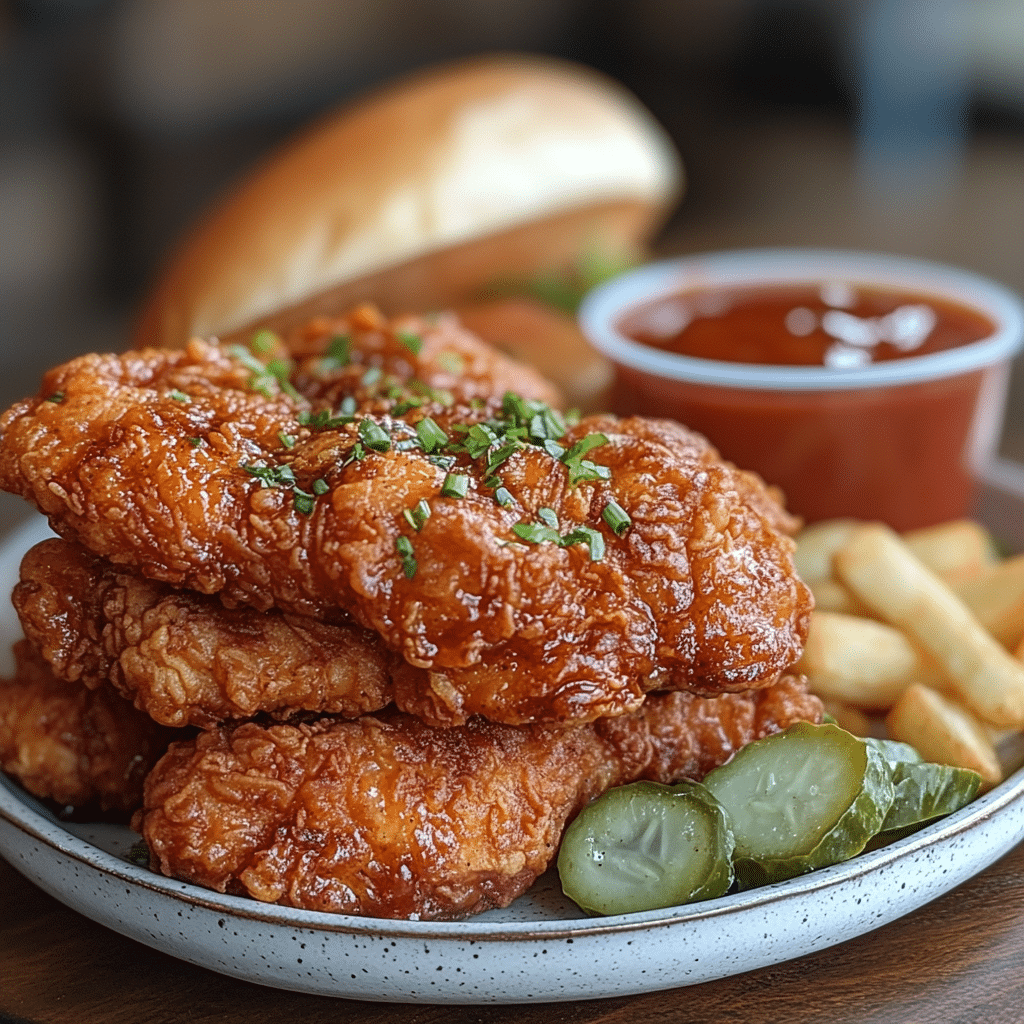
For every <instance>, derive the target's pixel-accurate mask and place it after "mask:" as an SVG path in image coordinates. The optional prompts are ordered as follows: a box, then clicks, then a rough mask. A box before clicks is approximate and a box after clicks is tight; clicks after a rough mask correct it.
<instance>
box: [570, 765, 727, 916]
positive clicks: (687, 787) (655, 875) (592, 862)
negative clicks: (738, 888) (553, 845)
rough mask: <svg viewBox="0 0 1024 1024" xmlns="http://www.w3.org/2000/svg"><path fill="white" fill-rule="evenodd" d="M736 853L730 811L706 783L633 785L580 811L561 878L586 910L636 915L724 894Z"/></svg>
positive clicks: (572, 895) (612, 791)
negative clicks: (726, 810)
mask: <svg viewBox="0 0 1024 1024" xmlns="http://www.w3.org/2000/svg"><path fill="white" fill-rule="evenodd" d="M732 852H733V835H732V830H731V829H730V827H729V823H728V820H727V818H726V816H725V813H724V811H723V810H722V808H721V806H720V805H719V803H718V801H717V800H715V799H714V797H712V796H711V794H710V793H708V792H707V790H705V789H704V788H703V787H702V786H701V785H699V784H698V783H695V782H681V783H678V784H677V785H674V786H663V785H660V784H659V783H655V782H633V783H630V784H629V785H627V786H620V787H618V788H616V789H610V790H608V791H607V792H606V793H603V794H602V795H601V796H600V797H598V798H597V799H596V800H595V801H594V802H593V803H591V804H589V805H588V806H587V807H585V808H584V809H583V811H581V812H580V814H579V816H578V817H577V818H576V820H575V821H573V823H572V824H571V825H570V826H569V828H568V830H567V831H566V833H565V838H564V839H563V840H562V847H561V850H560V851H559V854H558V873H559V876H560V878H561V881H562V889H563V891H564V892H565V894H566V895H567V896H568V897H569V898H570V899H571V900H573V901H574V902H575V903H577V904H578V905H579V906H580V907H582V908H583V909H584V910H587V911H589V912H591V913H594V914H631V913H637V912H639V911H643V910H656V909H658V908H660V907H672V906H677V905H678V904H681V903H691V902H694V901H696V900H705V899H714V898H715V897H716V896H722V895H724V894H725V893H726V892H728V890H729V888H730V886H731V885H732V879H733V872H732Z"/></svg>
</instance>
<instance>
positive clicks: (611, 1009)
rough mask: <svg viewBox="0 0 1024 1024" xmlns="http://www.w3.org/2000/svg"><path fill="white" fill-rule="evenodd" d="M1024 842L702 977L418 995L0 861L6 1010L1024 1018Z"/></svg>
mask: <svg viewBox="0 0 1024 1024" xmlns="http://www.w3.org/2000/svg"><path fill="white" fill-rule="evenodd" d="M1022 964H1024V846H1019V847H1017V848H1016V849H1015V850H1013V851H1012V852H1011V853H1010V854H1008V855H1007V856H1006V857H1004V858H1003V859H1002V860H1001V861H999V862H998V863H997V864H995V865H994V866H993V867H991V868H989V869H988V870H987V871H985V872H983V873H982V874H980V875H979V876H977V877H976V878H974V879H972V880H970V881H969V882H967V883H965V884H964V885H962V886H961V887H960V888H959V889H956V890H955V891H953V892H952V893H949V894H948V895H946V896H944V897H942V898H941V899H939V900H936V901H935V902H934V903H931V904H929V905H928V906H926V907H924V908H922V909H921V910H919V911H917V912H916V913H914V914H911V915H910V916H908V917H905V918H903V919H901V920H899V921H897V922H895V923H893V924H891V925H888V926H887V927H885V928H882V929H880V930H878V931H876V932H873V933H871V934H868V935H865V936H862V937H861V938H859V939H854V940H853V941H851V942H847V943H845V944H843V945H841V946H837V947H834V948H832V949H826V950H822V951H821V952H820V953H815V954H812V955H811V956H808V957H804V958H802V959H800V960H795V961H792V962H790V963H786V964H781V965H779V966H777V967H773V968H768V969H765V970H761V971H755V972H751V973H749V974H745V975H741V976H739V977H736V978H730V979H726V980H723V981H718V982H710V983H707V984H704V985H699V986H694V987H691V988H681V989H674V990H672V991H668V992H655V993H650V994H648V995H643V996H635V997H631V998H623V999H607V1000H600V1001H593V1002H577V1003H561V1004H560V1003H555V1004H550V1005H547V1006H536V1005H530V1006H408V1005H392V1004H387V1003H363V1002H352V1001H349V1000H336V999H328V998H323V997H318V996H305V995H296V994H294V993H289V992H280V991H276V990H273V989H267V988H261V987H258V986H255V985H251V984H248V983H246V982H241V981H235V980H234V979H231V978H226V977H222V976H220V975H217V974H214V973H212V972H209V971H205V970H202V969H200V968H196V967H192V966H189V965H188V964H185V963H183V962H180V961H177V960H174V959H172V958H171V957H169V956H165V955H164V954H162V953H158V952H155V951H154V950H151V949H149V948H148V947H146V946H142V945H139V944H137V943H135V942H133V941H131V940H129V939H125V938H122V937H121V936H120V935H117V934H115V933H114V932H111V931H108V930H107V929H105V928H102V927H100V926H99V925H97V924H94V923H93V922H92V921H89V920H88V919H86V918H84V917H81V916H80V915H78V914H76V913H74V912H73V911H70V910H68V909H66V908H65V907H64V906H63V905H62V904H60V903H59V902H57V901H56V900H54V899H51V898H50V897H49V896H47V895H45V894H44V893H42V892H41V891H40V890H38V889H36V888H35V887H34V886H33V885H31V884H30V883H28V882H26V881H25V880H24V879H23V878H22V877H21V876H20V875H18V874H17V873H16V872H15V871H14V870H13V869H12V868H10V867H9V866H8V865H7V864H6V863H4V862H3V861H0V1024H25V1022H31V1024H138V1022H143V1021H144V1022H146V1024H178V1022H188V1024H199V1022H206V1021H211V1022H212V1021H216V1022H218V1024H293V1022H295V1024H297V1022H300V1021H301V1022H302V1024H321V1022H323V1024H327V1022H331V1024H356V1022H358V1024H371V1022H372V1024H393V1022H396V1024H397V1022H402V1024H420V1022H422V1024H427V1022H435V1021H436V1022H442V1021H443V1022H444V1024H505V1022H513V1021H514V1022H516V1024H556V1022H557V1024H569V1022H572V1024H588V1022H597V1021H600V1022H602V1024H618V1022H623V1024H626V1022H633V1021H646V1022H650V1024H658V1022H663V1021H666V1022H667V1021H671V1022H693V1024H698V1022H699V1024H748V1022H749V1024H776V1022H777V1024H808V1022H819V1021H820V1022H828V1024H961V1022H962V1024H968V1022H970V1024H1020V1022H1021V1021H1022V1020H1024V970H1022Z"/></svg>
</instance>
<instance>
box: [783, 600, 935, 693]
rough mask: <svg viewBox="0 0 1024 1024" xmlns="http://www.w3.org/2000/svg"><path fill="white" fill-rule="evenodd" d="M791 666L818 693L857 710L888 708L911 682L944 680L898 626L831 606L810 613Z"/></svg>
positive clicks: (932, 663) (930, 683)
mask: <svg viewBox="0 0 1024 1024" xmlns="http://www.w3.org/2000/svg"><path fill="white" fill-rule="evenodd" d="M796 668H797V670H798V671H800V672H803V673H804V675H806V676H807V678H808V679H809V680H810V684H811V689H812V690H813V691H814V692H815V693H816V694H818V696H819V697H823V698H828V699H831V700H836V701H840V702H842V703H844V704H849V705H851V706H853V707H855V708H860V709H861V710H863V711H879V710H884V709H886V708H891V707H892V706H893V704H895V703H896V701H897V699H898V698H899V696H900V695H901V694H902V693H903V691H904V690H906V688H907V687H908V686H910V684H911V683H925V684H926V685H928V686H933V687H940V688H941V687H943V685H944V683H943V680H944V677H943V676H942V673H941V672H940V671H939V669H938V667H937V666H936V665H935V663H934V662H933V661H932V660H931V659H930V658H929V657H927V656H926V655H925V654H923V653H922V652H921V651H920V650H918V648H916V647H915V646H914V645H913V644H912V643H910V641H909V640H908V639H907V638H906V636H905V635H904V634H903V633H901V632H900V631H899V630H898V629H894V628H893V627H892V626H889V625H886V624H885V623H883V622H876V621H874V620H873V619H862V618H858V617H857V616H854V615H841V614H837V613H835V612H820V611H817V610H815V611H814V613H813V614H812V615H811V628H810V631H809V632H808V634H807V645H806V646H805V647H804V653H803V655H802V657H801V658H800V660H799V661H798V662H797V665H796Z"/></svg>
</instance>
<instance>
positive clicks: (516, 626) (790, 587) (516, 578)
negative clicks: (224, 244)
mask: <svg viewBox="0 0 1024 1024" xmlns="http://www.w3.org/2000/svg"><path fill="white" fill-rule="evenodd" d="M431 330H433V331H434V332H435V333H433V334H432V333H430V331H431ZM388 331H390V333H388ZM381 332H383V334H382V336H383V335H385V334H386V335H387V339H389V340H388V345H389V346H390V347H389V349H388V351H389V352H392V353H393V352H394V350H396V349H399V348H403V347H404V346H405V342H403V341H402V340H401V338H402V337H403V336H404V335H405V334H407V333H408V332H407V331H406V330H405V329H399V327H397V326H392V327H390V328H388V329H387V330H385V329H384V328H381ZM378 333H380V332H378ZM357 335H358V332H355V333H354V334H353V335H352V337H351V338H350V340H349V342H346V343H345V345H342V346H339V347H341V348H345V347H346V346H348V347H347V348H346V351H347V352H348V358H349V359H351V352H352V346H354V345H355V340H356V337H357ZM416 337H417V338H420V336H419V335H417V336H416ZM396 339H398V340H396ZM453 339H454V340H453ZM420 340H421V342H422V344H421V346H420V348H419V354H418V355H414V354H413V352H412V350H411V349H409V348H406V349H405V351H406V352H407V353H408V356H409V359H410V360H414V361H415V360H419V361H420V363H422V362H423V360H424V359H428V358H429V360H430V361H431V362H430V365H431V366H436V365H437V364H439V363H441V364H443V363H444V362H446V361H445V360H444V359H443V358H442V357H443V356H444V355H445V354H446V353H448V354H454V355H456V356H458V355H459V353H460V352H461V351H462V349H460V348H459V345H462V346H463V347H465V346H468V344H469V341H468V340H467V336H465V335H464V334H461V333H459V332H458V331H457V330H456V329H455V328H453V327H451V326H450V325H448V324H447V322H446V321H442V322H440V323H439V325H438V326H437V327H436V328H432V329H424V331H423V334H422V337H421V338H420ZM456 342H457V344H456ZM449 344H450V348H444V347H443V346H445V345H449ZM477 344H480V343H477ZM330 348H331V346H330V345H329V346H328V348H327V349H326V350H323V351H321V352H320V354H318V355H307V356H304V357H303V359H302V360H301V361H300V362H299V363H298V364H297V365H296V366H295V367H294V368H293V372H292V376H291V378H285V377H284V376H283V370H281V369H280V367H277V368H276V370H275V369H274V368H273V367H272V364H273V362H274V361H273V360H271V361H270V362H268V363H267V364H266V367H265V369H266V372H265V373H260V371H259V367H260V366H262V365H263V363H261V362H260V358H259V357H258V356H257V355H256V354H255V352H249V353H248V354H246V353H245V352H242V353H241V354H239V353H237V352H233V351H232V350H230V349H220V348H218V347H217V346H214V345H207V344H204V343H202V342H198V341H196V342H193V343H192V344H190V346H189V347H188V348H187V349H186V350H185V351H183V352H165V351H160V352H146V353H128V354H126V355H124V356H86V357H82V358H80V359H78V360H74V361H72V362H71V363H69V364H66V365H65V366H64V367H61V368H58V369H57V370H55V371H52V372H51V373H50V374H49V375H48V376H47V377H46V379H45V382H44V386H43V390H42V392H41V393H40V396H39V397H38V398H36V399H32V400H29V401H25V402H22V403H19V404H18V405H17V406H15V407H14V408H13V409H11V410H10V411H8V413H7V414H6V415H5V416H4V417H3V418H2V420H0V486H3V487H4V488H5V489H8V490H11V491H14V492H16V493H19V494H22V495H24V496H25V497H27V498H29V499H30V500H32V501H34V502H35V503H36V504H37V505H38V507H39V508H40V509H41V510H42V511H43V512H45V513H46V514H47V515H48V516H49V517H50V521H51V524H52V525H53V526H54V528H55V529H56V530H57V532H59V533H61V534H62V535H64V536H66V537H69V538H76V539H78V540H79V541H81V543H83V544H84V545H85V546H86V547H87V548H89V549H90V550H91V551H93V552H94V553H95V554H98V555H100V556H102V557H105V558H107V559H109V560H111V561H112V562H115V563H117V564H118V565H120V566H123V567H125V568H126V569H130V570H131V571H134V572H136V573H139V574H142V575H144V576H146V577H149V578H151V579H155V580H160V581H164V582H167V583H170V584H172V585H173V586H175V587H185V588H190V589H194V590H197V591H200V592H202V593H207V594H219V595H220V597H221V599H222V601H224V602H227V603H229V604H244V605H249V606H252V607H255V608H258V609H267V608H270V607H277V608H280V609H282V610H284V611H287V612H290V613H294V614H303V615H310V616H315V617H318V618H327V619H330V618H332V617H334V616H336V615H337V614H338V611H339V609H340V610H343V611H344V612H347V613H348V614H349V615H351V617H352V619H353V621H355V622H356V623H357V624H358V625H360V626H362V627H364V628H366V629H370V630H372V631H374V632H375V633H377V634H378V635H379V636H380V637H381V638H382V639H383V641H384V643H385V644H386V645H387V647H388V648H389V649H390V650H392V651H395V652H397V653H398V654H400V655H401V657H402V658H403V659H404V663H405V665H404V666H403V667H401V669H400V671H399V672H398V674H397V676H396V679H395V687H396V699H397V700H398V702H399V703H400V705H401V706H403V707H404V708H406V709H408V710H410V711H411V712H414V713H416V714H418V715H420V716H421V717H423V718H425V719H427V720H430V721H433V722H435V723H440V724H460V723H464V722H466V721H467V720H468V718H469V717H470V716H472V715H474V714H481V715H484V716H486V717H488V718H490V719H492V720H495V721H501V722H506V723H513V724H515V723H523V722H530V721H542V720H547V721H567V720H577V721H588V720H593V719H595V718H598V717H603V716H608V715H616V714H623V713H626V712H629V711H633V710H635V709H636V708H638V707H639V706H640V704H641V702H642V700H643V697H644V694H645V693H646V692H648V691H650V690H652V689H685V690H690V691H693V692H699V693H703V694H714V693H718V692H723V691H739V690H746V689H750V688H753V687H757V686H762V685H766V684H768V683H770V682H772V681H773V680H775V679H776V678H777V677H778V675H779V673H780V672H782V671H783V670H785V669H786V668H787V667H788V666H789V665H790V664H792V662H793V661H794V660H795V659H796V658H797V657H798V655H799V653H800V651H801V649H802V646H803V641H804V639H805V636H806V630H807V626H808V621H809V614H810V609H811V603H812V600H811V596H810V592H809V590H808V589H807V588H806V587H805V586H804V585H803V583H801V582H800V581H799V579H798V578H797V576H796V574H795V571H794V568H793V563H792V553H793V547H794V546H793V542H792V540H791V538H790V537H789V536H788V534H789V532H790V531H791V530H792V528H793V526H794V522H793V520H792V519H791V518H790V517H789V516H787V515H786V514H785V512H784V511H783V510H782V508H781V507H780V505H779V504H778V502H777V501H776V499H775V496H774V495H773V494H772V493H771V492H770V491H769V490H768V489H767V488H766V487H765V486H764V485H763V484H762V483H761V481H760V480H759V479H757V478H756V477H754V476H753V475H751V474H748V473H743V472H741V471H739V470H737V469H735V467H733V466H731V465H729V464H727V463H724V462H723V461H722V460H721V459H719V457H718V455H717V453H716V452H715V451H714V450H713V449H712V448H711V447H710V446H709V445H708V444H707V442H706V441H704V440H703V439H702V438H700V437H699V436H697V435H695V434H693V433H691V432H689V431H687V430H686V429H685V428H683V427H680V426H679V425H677V424H674V423H671V422H668V421H648V420H643V419H639V418H633V419H624V420H616V419H614V418H612V417H591V418H588V419H585V420H583V421H582V422H580V423H578V424H576V425H569V426H567V425H566V423H565V422H564V420H563V419H562V417H561V416H560V415H559V414H558V413H557V412H555V411H554V410H553V409H551V408H550V407H549V406H548V405H546V404H544V403H543V402H541V401H540V400H539V399H537V400H526V399H524V398H522V397H519V396H515V395H512V394H507V395H505V396H503V398H502V399H500V400H499V399H496V398H494V397H490V398H486V399H485V398H484V397H482V393H483V391H484V388H483V386H482V385H481V384H480V382H479V380H478V379H477V378H468V380H469V383H467V384H466V385H465V391H466V392H471V394H470V398H469V399H467V398H466V394H465V393H462V394H458V395H454V398H453V401H452V402H451V403H450V404H449V403H447V401H445V400H442V398H443V396H440V395H439V393H438V390H437V387H436V386H435V385H434V384H431V385H430V389H429V390H430V394H429V395H425V394H424V395H418V391H421V390H422V389H415V388H412V383H413V381H414V380H415V379H418V378H414V377H408V376H407V377H406V378H404V379H405V384H404V385H402V386H401V387H400V386H399V384H397V383H396V384H394V385H389V386H388V388H387V389H385V391H374V392H373V393H372V394H371V393H370V392H368V391H367V389H368V388H376V387H378V385H379V384H380V383H381V381H380V380H377V379H376V378H374V379H375V380H376V383H373V384H368V383H366V380H367V374H366V373H365V372H364V373H363V374H362V376H360V378H359V380H358V381H356V380H355V379H354V378H353V377H352V374H351V367H350V365H349V364H347V363H346V364H345V365H343V366H342V367H340V368H335V367H334V366H333V363H332V362H331V359H332V358H335V357H331V356H330V355H329V354H328V353H329V350H330ZM412 348H416V345H412ZM292 351H296V348H295V346H294V345H293V346H292ZM336 358H338V359H340V358H341V356H340V355H338V356H337V357H336ZM374 358H376V357H374ZM388 358H389V359H390V358H392V356H389V357H388ZM481 358H483V357H481ZM493 358H495V359H496V358H497V357H493ZM393 360H394V361H393V362H391V363H389V364H388V366H389V367H392V368H393V369H395V370H396V372H397V369H398V367H399V362H400V360H399V359H398V356H397V355H394V356H393ZM411 366H412V364H411V363H410V364H409V367H411ZM254 367H255V368H254ZM417 367H419V363H418V364H417ZM372 368H373V367H371V369H372ZM461 368H462V370H465V366H464V365H463V366H462V367H461ZM407 369H408V368H407ZM272 371H273V372H272ZM275 372H277V373H278V376H275ZM408 372H410V373H411V372H412V369H408ZM420 372H423V373H426V371H425V370H423V369H422V368H421V367H420V368H416V373H420ZM432 372H433V371H432ZM389 373H390V371H389ZM440 374H441V370H437V371H436V374H435V376H433V377H429V374H428V375H427V376H428V377H429V379H431V380H434V381H437V380H441V379H444V378H443V377H442V376H440ZM371 376H372V375H371ZM397 379H398V378H396V380H397ZM461 379H462V378H456V377H451V376H450V378H449V384H450V387H451V390H452V392H453V394H454V392H455V391H457V390H458V387H459V386H460V385H459V380H461ZM494 379H495V380H496V379H497V374H495V376H494ZM492 383H493V381H492ZM353 387H354V388H356V391H355V392H353V391H352V390H351V389H352V388H353ZM342 392H345V394H344V396H343V395H342ZM326 395H329V396H330V410H331V411H330V412H329V411H328V406H325V405H324V402H325V401H326V400H327V399H325V397H324V396H326ZM449 397H451V396H449ZM420 398H422V399H423V400H424V401H425V404H420V405H416V404H414V402H415V401H417V400H419V399H420ZM346 402H348V405H346ZM460 403H468V404H460ZM346 410H347V411H346ZM335 413H338V415H334V414H335Z"/></svg>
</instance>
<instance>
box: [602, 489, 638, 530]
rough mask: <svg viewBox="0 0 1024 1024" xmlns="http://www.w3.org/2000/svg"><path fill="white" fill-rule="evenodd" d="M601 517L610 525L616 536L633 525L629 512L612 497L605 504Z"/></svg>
mask: <svg viewBox="0 0 1024 1024" xmlns="http://www.w3.org/2000/svg"><path fill="white" fill-rule="evenodd" d="M601 518H602V519H603V520H604V521H605V522H606V523H607V524H608V525H609V526H610V527H611V530H612V533H614V534H615V536H616V537H621V536H622V535H623V534H624V533H625V532H626V531H627V530H628V529H629V528H630V526H632V525H633V520H632V519H630V518H629V513H628V512H627V511H626V510H625V509H624V508H623V507H622V506H621V505H620V504H619V503H618V502H617V501H616V500H615V499H614V498H612V499H611V500H610V501H609V502H608V504H607V505H605V507H604V509H603V510H602V512H601Z"/></svg>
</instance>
